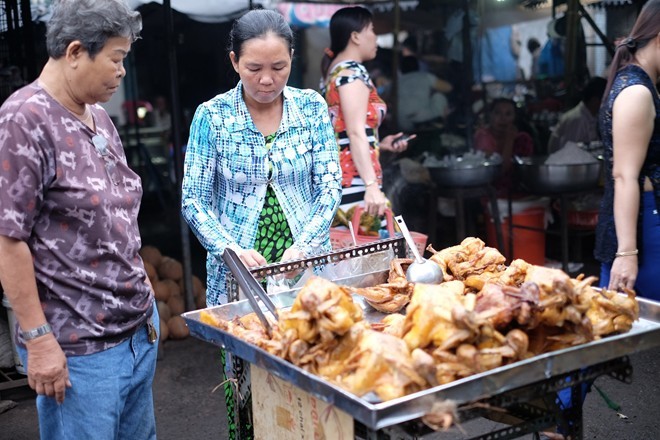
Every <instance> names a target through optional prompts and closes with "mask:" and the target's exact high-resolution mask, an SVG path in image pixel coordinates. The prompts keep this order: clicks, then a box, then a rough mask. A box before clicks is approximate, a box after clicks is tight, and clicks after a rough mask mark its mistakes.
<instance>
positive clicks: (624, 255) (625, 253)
mask: <svg viewBox="0 0 660 440" xmlns="http://www.w3.org/2000/svg"><path fill="white" fill-rule="evenodd" d="M638 253H639V249H635V250H634V251H624V252H617V253H616V254H614V256H615V257H628V256H630V255H637V254H638Z"/></svg>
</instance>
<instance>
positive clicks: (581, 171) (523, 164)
mask: <svg viewBox="0 0 660 440" xmlns="http://www.w3.org/2000/svg"><path fill="white" fill-rule="evenodd" d="M545 160H546V157H545V156H535V157H523V158H516V160H515V161H514V169H515V175H516V178H517V179H518V182H520V184H521V185H522V187H523V188H524V189H526V190H527V191H530V192H532V193H536V194H556V193H565V192H579V191H587V190H590V189H595V188H597V187H598V182H599V179H600V176H601V172H602V168H603V162H602V160H599V161H598V162H594V163H588V164H587V163H579V164H546V163H545Z"/></svg>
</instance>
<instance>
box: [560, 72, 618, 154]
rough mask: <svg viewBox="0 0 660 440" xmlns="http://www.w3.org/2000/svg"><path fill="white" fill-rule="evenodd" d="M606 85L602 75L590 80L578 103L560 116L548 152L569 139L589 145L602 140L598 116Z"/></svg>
mask: <svg viewBox="0 0 660 440" xmlns="http://www.w3.org/2000/svg"><path fill="white" fill-rule="evenodd" d="M606 85H607V80H606V79H605V78H601V77H600V76H595V77H593V78H591V79H590V80H589V82H588V83H587V85H586V86H585V87H584V90H583V91H582V99H581V100H580V102H579V103H578V105H576V106H575V107H573V108H572V109H570V110H569V111H567V112H566V113H564V114H563V115H562V116H561V117H560V118H559V123H558V124H557V126H556V127H555V128H554V130H553V131H552V135H551V136H550V141H549V142H548V153H554V152H555V151H557V150H559V149H561V148H563V147H564V145H566V142H569V141H571V142H575V143H584V144H585V145H587V146H588V145H589V144H590V143H591V142H594V141H598V140H600V134H599V133H598V119H597V117H598V109H599V108H600V104H601V102H602V99H603V92H604V91H605V86H606Z"/></svg>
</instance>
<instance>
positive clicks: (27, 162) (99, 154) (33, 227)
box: [0, 81, 153, 355]
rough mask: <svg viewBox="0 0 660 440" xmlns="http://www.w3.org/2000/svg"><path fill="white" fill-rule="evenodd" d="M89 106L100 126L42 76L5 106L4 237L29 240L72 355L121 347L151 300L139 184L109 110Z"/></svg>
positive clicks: (0, 159)
mask: <svg viewBox="0 0 660 440" xmlns="http://www.w3.org/2000/svg"><path fill="white" fill-rule="evenodd" d="M90 108H91V112H92V115H93V118H94V122H95V124H96V132H94V131H92V130H90V129H89V128H88V127H87V126H86V125H84V124H83V123H82V122H81V121H80V120H78V119H77V118H76V117H75V116H74V115H73V114H72V113H70V112H69V111H68V110H67V109H66V108H64V107H63V106H62V105H61V104H60V103H59V102H57V101H56V100H54V99H53V98H52V97H51V96H50V95H49V94H48V93H46V91H45V90H44V89H43V88H41V86H40V85H39V84H38V83H37V82H36V81H35V82H34V83H32V84H30V85H28V86H26V87H24V88H22V89H20V90H18V91H17V92H16V93H14V94H13V95H12V96H11V97H9V98H8V99H7V101H5V103H4V104H3V105H2V107H1V108H0V163H1V164H2V166H1V167H0V217H1V218H2V221H1V222H0V234H2V235H4V236H7V237H12V238H15V239H18V240H23V241H25V242H27V244H28V246H29V248H30V251H31V253H32V257H33V261H34V269H35V276H36V279H37V287H38V291H39V299H40V301H41V304H42V307H43V310H44V313H45V314H46V319H47V320H48V322H49V323H50V325H51V326H52V328H53V333H54V335H55V336H56V338H57V340H58V342H59V343H60V345H61V346H62V349H63V350H64V352H65V353H66V354H68V355H80V354H88V353H94V352H98V351H101V350H104V349H106V348H109V347H112V346H113V345H116V344H119V343H120V342H121V341H123V340H124V339H126V338H128V337H129V336H130V335H132V334H133V332H134V330H135V329H136V328H137V327H138V326H140V325H141V324H142V323H143V322H145V321H146V320H147V319H148V318H149V316H150V315H151V313H152V304H153V295H152V292H151V289H150V288H149V286H148V284H147V283H146V272H145V270H144V265H143V263H142V259H141V258H140V256H139V254H138V251H139V249H140V244H141V241H140V234H139V229H138V222H137V215H138V211H139V209H140V200H141V197H142V184H141V182H140V178H139V176H137V175H136V174H135V172H133V171H132V170H131V169H130V168H129V167H128V165H127V164H126V158H125V155H124V151H123V147H122V144H121V141H120V139H119V135H118V133H117V130H116V129H115V127H114V125H113V124H112V121H111V120H110V117H109V116H108V114H107V113H106V112H105V110H104V109H103V108H102V107H100V106H98V105H94V106H91V107H90ZM95 136H96V139H95V140H94V141H93V138H94V137H95Z"/></svg>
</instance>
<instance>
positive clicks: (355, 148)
mask: <svg viewBox="0 0 660 440" xmlns="http://www.w3.org/2000/svg"><path fill="white" fill-rule="evenodd" d="M348 139H349V141H350V147H349V148H350V149H351V156H352V158H353V163H355V168H357V171H358V174H360V177H361V178H362V180H364V181H365V182H371V181H374V180H376V170H374V167H373V165H372V164H371V154H370V151H369V141H368V140H367V137H366V134H365V133H348Z"/></svg>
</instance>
